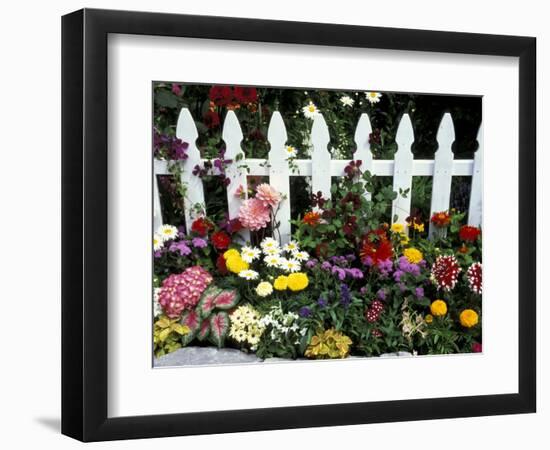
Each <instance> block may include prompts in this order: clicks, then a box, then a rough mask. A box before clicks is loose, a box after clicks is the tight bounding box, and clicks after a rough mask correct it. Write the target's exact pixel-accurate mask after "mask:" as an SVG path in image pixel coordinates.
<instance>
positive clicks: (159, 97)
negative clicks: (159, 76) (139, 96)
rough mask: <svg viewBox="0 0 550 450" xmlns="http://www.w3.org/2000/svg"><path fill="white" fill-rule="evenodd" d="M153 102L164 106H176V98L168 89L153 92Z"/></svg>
mask: <svg viewBox="0 0 550 450" xmlns="http://www.w3.org/2000/svg"><path fill="white" fill-rule="evenodd" d="M155 103H156V104H157V105H159V106H164V107H165V108H175V107H176V106H178V99H177V98H176V96H175V95H174V94H172V93H171V92H169V91H158V92H157V93H155Z"/></svg>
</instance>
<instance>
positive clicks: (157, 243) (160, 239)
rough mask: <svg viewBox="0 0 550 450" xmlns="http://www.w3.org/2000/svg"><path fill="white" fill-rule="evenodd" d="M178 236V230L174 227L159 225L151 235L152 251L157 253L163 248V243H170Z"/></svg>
mask: <svg viewBox="0 0 550 450" xmlns="http://www.w3.org/2000/svg"><path fill="white" fill-rule="evenodd" d="M177 236H178V229H177V228H176V227H175V226H174V225H161V226H160V227H158V229H157V231H156V233H155V234H153V250H155V251H157V250H160V249H161V248H162V247H164V243H165V242H167V241H171V240H172V239H175V238H176V237H177Z"/></svg>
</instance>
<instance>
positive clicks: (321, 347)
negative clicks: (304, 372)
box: [305, 328, 352, 359]
mask: <svg viewBox="0 0 550 450" xmlns="http://www.w3.org/2000/svg"><path fill="white" fill-rule="evenodd" d="M351 344H352V341H351V339H350V338H349V337H348V336H346V335H345V334H342V333H341V332H340V331H336V330H335V329H334V328H331V329H329V330H325V331H320V332H319V333H317V334H316V335H315V336H312V338H311V341H310V342H309V345H308V347H307V349H306V352H305V356H306V357H307V358H320V359H325V358H345V357H346V356H348V354H349V351H350V346H351Z"/></svg>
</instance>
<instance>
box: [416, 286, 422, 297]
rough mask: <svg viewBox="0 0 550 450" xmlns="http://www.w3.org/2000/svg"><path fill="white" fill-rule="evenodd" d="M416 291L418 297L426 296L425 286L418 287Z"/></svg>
mask: <svg viewBox="0 0 550 450" xmlns="http://www.w3.org/2000/svg"><path fill="white" fill-rule="evenodd" d="M414 293H415V294H416V297H417V298H424V288H423V287H417V288H416V289H415V290H414Z"/></svg>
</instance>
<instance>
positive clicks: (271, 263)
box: [264, 255, 281, 267]
mask: <svg viewBox="0 0 550 450" xmlns="http://www.w3.org/2000/svg"><path fill="white" fill-rule="evenodd" d="M264 262H265V264H266V266H267V267H279V265H280V264H281V257H280V256H279V255H269V256H266V257H265V258H264Z"/></svg>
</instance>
